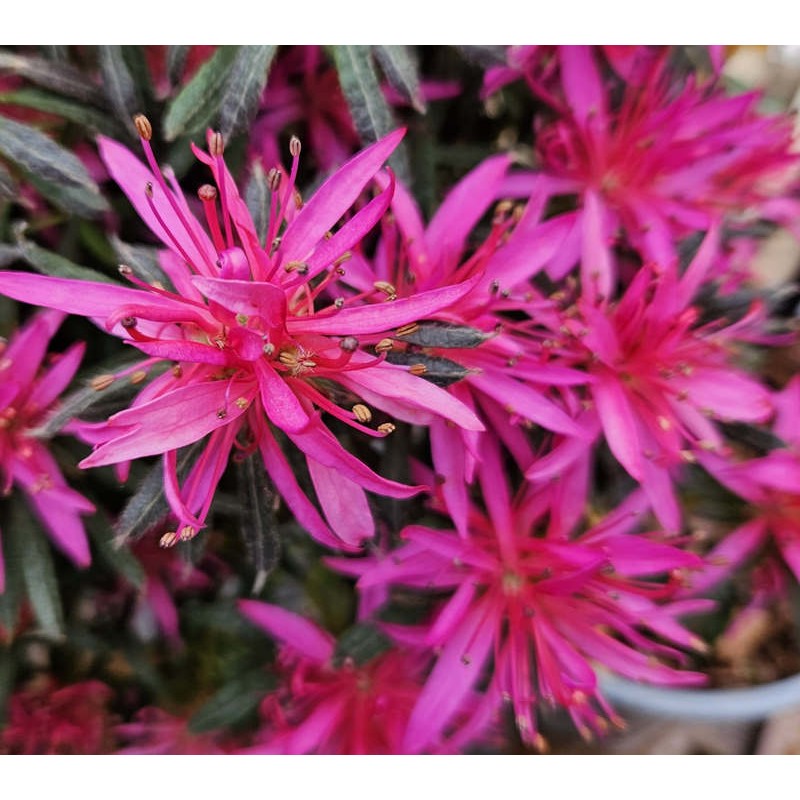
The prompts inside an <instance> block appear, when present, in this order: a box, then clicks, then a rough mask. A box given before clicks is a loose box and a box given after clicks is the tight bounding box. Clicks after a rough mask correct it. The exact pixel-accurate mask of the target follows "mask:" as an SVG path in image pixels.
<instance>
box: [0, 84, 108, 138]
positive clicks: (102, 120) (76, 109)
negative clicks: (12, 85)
mask: <svg viewBox="0 0 800 800" xmlns="http://www.w3.org/2000/svg"><path fill="white" fill-rule="evenodd" d="M0 103H8V104H9V105H15V106H24V107H25V108H33V109H35V110H36V111H44V112H46V113H48V114H55V115H56V116H58V117H61V118H62V119H66V120H69V121H70V122H77V123H78V124H79V125H83V126H84V127H86V128H89V130H92V131H97V132H98V133H104V134H106V135H108V136H113V137H119V136H120V135H121V134H122V133H123V130H122V128H121V127H120V126H119V124H118V123H117V121H116V120H115V119H113V118H112V117H110V116H109V115H108V114H106V113H103V112H102V111H99V110H98V109H96V108H93V107H92V106H87V105H85V104H84V103H77V102H75V101H74V100H66V99H64V98H63V97H59V96H58V95H54V94H50V93H48V92H44V91H42V90H41V89H18V90H17V91H15V92H4V93H3V94H0Z"/></svg>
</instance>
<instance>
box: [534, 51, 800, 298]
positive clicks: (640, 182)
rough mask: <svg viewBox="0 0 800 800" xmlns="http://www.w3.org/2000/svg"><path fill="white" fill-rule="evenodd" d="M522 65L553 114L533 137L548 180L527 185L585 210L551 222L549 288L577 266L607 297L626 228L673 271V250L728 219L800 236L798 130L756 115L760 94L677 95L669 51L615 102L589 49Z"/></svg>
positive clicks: (684, 91)
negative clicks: (573, 199)
mask: <svg viewBox="0 0 800 800" xmlns="http://www.w3.org/2000/svg"><path fill="white" fill-rule="evenodd" d="M523 61H524V65H523V69H524V72H525V77H526V79H527V81H528V84H529V85H530V86H531V87H532V89H533V91H534V92H535V93H536V94H538V95H539V96H540V97H541V98H542V99H544V100H545V102H547V103H549V104H550V105H551V106H552V107H553V109H554V111H555V113H556V118H555V120H554V121H553V122H551V123H548V124H545V125H542V126H540V127H539V128H537V130H536V132H535V133H536V149H537V152H538V154H539V158H540V160H541V164H542V175H541V177H540V176H533V177H532V178H531V179H530V186H531V187H535V189H532V190H533V191H535V193H536V194H538V193H540V192H544V193H545V194H546V195H547V196H555V195H565V194H575V195H577V196H578V197H579V199H580V208H578V209H577V210H576V211H573V212H567V213H564V214H560V215H558V216H557V217H555V218H553V220H552V226H553V228H554V229H557V230H558V232H560V235H561V244H560V247H559V253H558V259H557V261H556V262H554V263H552V264H551V265H550V267H549V270H548V271H549V274H550V275H551V277H553V278H559V277H561V276H562V275H563V274H565V273H566V271H567V270H569V269H571V268H572V266H574V265H575V264H576V263H577V262H578V261H579V260H580V262H581V276H582V283H583V290H584V293H585V294H586V296H587V297H588V298H590V299H593V300H594V299H597V298H600V297H610V296H611V294H612V292H613V290H614V288H615V282H616V271H615V270H616V268H615V265H614V260H613V254H612V249H611V245H612V244H613V242H614V241H615V239H616V237H617V232H618V229H620V228H622V229H624V231H625V234H626V240H625V241H626V243H629V244H632V245H633V246H634V248H635V249H636V250H637V251H638V252H639V253H640V254H641V256H642V258H643V259H644V260H645V262H651V261H652V262H656V263H657V264H659V265H660V266H661V267H673V266H674V265H675V263H676V261H677V247H676V246H677V243H678V242H679V241H680V240H681V239H682V238H684V237H685V236H687V235H688V234H690V233H693V232H696V231H705V230H707V229H708V228H709V227H710V226H711V225H712V224H713V223H714V222H715V221H716V220H717V219H719V218H720V217H721V216H723V215H727V216H729V217H730V216H733V217H736V216H739V215H743V214H747V215H749V216H750V217H751V218H753V217H754V218H756V219H757V218H766V219H773V220H775V221H780V222H783V223H785V224H789V225H795V220H796V219H797V214H798V203H797V201H796V200H795V199H793V198H791V197H790V196H789V190H790V189H791V188H792V187H793V186H796V185H797V178H798V174H797V166H798V156H797V155H796V154H794V153H792V152H791V143H792V124H791V120H789V119H788V118H787V117H785V116H772V117H769V116H761V115H759V114H758V113H757V111H756V105H757V103H758V101H759V96H758V94H755V93H750V94H742V95H738V96H735V97H729V96H727V95H725V94H723V93H722V92H721V91H720V90H717V89H716V88H715V87H713V86H703V85H698V84H697V83H696V82H695V81H694V80H692V79H689V80H686V81H685V82H683V79H681V81H682V83H683V85H682V86H681V88H680V89H678V88H676V81H677V79H676V78H675V77H673V76H672V75H671V74H670V72H669V67H668V50H666V49H665V50H662V51H661V53H660V55H659V56H658V57H656V58H651V59H650V60H649V63H648V64H647V68H646V71H647V77H646V79H645V78H641V77H640V79H639V80H637V81H635V82H632V83H626V84H624V85H623V87H622V94H621V99H620V101H619V102H618V103H616V102H615V101H614V97H615V94H616V93H617V90H616V86H615V81H613V80H611V79H610V78H608V77H607V76H604V75H603V73H601V71H600V69H599V68H598V65H597V61H596V58H595V54H594V51H593V49H592V48H589V47H559V48H557V50H556V53H555V54H554V55H553V57H549V56H548V54H546V53H542V52H541V51H536V52H533V53H531V52H530V51H528V53H527V58H525V59H523ZM556 71H557V75H558V78H557V79H556V78H555V77H554V75H555V74H556ZM553 84H555V85H553ZM554 233H555V231H554Z"/></svg>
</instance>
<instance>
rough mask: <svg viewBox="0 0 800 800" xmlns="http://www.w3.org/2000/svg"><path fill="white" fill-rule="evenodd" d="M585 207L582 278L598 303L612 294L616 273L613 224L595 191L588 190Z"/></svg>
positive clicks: (587, 294) (586, 291) (585, 289)
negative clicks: (612, 243) (612, 233)
mask: <svg viewBox="0 0 800 800" xmlns="http://www.w3.org/2000/svg"><path fill="white" fill-rule="evenodd" d="M583 209H584V210H583V217H582V219H583V247H582V252H581V281H582V288H583V293H584V296H585V297H586V298H587V299H588V301H589V302H590V303H595V302H597V301H598V299H601V298H605V297H610V296H611V294H612V292H613V289H614V282H615V277H616V276H615V269H614V263H613V261H612V256H611V250H610V247H609V244H608V240H609V234H610V230H609V228H610V226H609V224H608V221H607V219H606V213H605V207H604V205H603V203H602V201H601V200H600V198H599V197H598V195H597V193H596V192H595V191H593V190H591V189H589V190H588V191H586V193H585V195H584V198H583Z"/></svg>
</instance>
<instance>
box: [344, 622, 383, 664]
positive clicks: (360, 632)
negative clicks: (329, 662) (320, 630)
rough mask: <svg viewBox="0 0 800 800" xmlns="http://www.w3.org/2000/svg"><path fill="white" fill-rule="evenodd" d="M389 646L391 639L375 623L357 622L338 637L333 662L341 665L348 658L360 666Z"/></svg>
mask: <svg viewBox="0 0 800 800" xmlns="http://www.w3.org/2000/svg"><path fill="white" fill-rule="evenodd" d="M391 648H392V642H391V639H389V637H388V636H386V634H384V633H382V632H381V630H380V629H379V628H378V627H377V626H376V625H374V624H373V623H371V622H359V623H357V624H355V625H353V626H351V627H350V628H348V629H347V630H346V631H344V633H342V635H341V636H340V637H339V640H338V641H337V642H336V649H335V650H334V651H333V663H334V664H335V665H337V666H341V664H342V663H343V662H344V661H345V659H350V660H352V661H353V662H354V663H355V664H356V665H357V666H362V665H364V664H366V663H368V662H369V661H371V660H372V659H373V658H375V657H376V656H379V655H380V654H381V653H385V652H386V651H387V650H391Z"/></svg>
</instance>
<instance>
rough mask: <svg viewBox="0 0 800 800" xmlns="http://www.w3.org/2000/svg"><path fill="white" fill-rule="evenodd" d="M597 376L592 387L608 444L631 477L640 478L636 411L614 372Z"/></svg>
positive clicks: (641, 473)
mask: <svg viewBox="0 0 800 800" xmlns="http://www.w3.org/2000/svg"><path fill="white" fill-rule="evenodd" d="M597 377H598V380H597V383H595V384H594V386H593V394H594V401H595V404H596V405H597V413H598V414H599V416H600V422H601V423H602V425H603V432H604V433H605V437H606V441H608V446H609V447H610V448H611V452H612V453H613V454H614V455H615V456H616V458H617V460H618V461H619V463H620V464H622V466H623V467H625V469H626V470H627V471H628V473H629V474H630V475H631V477H632V478H635V479H636V480H637V481H640V480H641V479H642V475H643V470H642V448H641V444H640V443H639V434H638V430H637V427H638V426H637V423H636V415H635V412H634V410H633V408H632V406H631V404H630V402H629V400H628V397H627V395H626V394H625V391H624V389H623V388H622V387H621V386H620V384H619V381H618V379H617V378H616V376H615V375H612V374H609V373H606V372H605V371H603V372H600V373H599V374H598V376H597Z"/></svg>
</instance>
